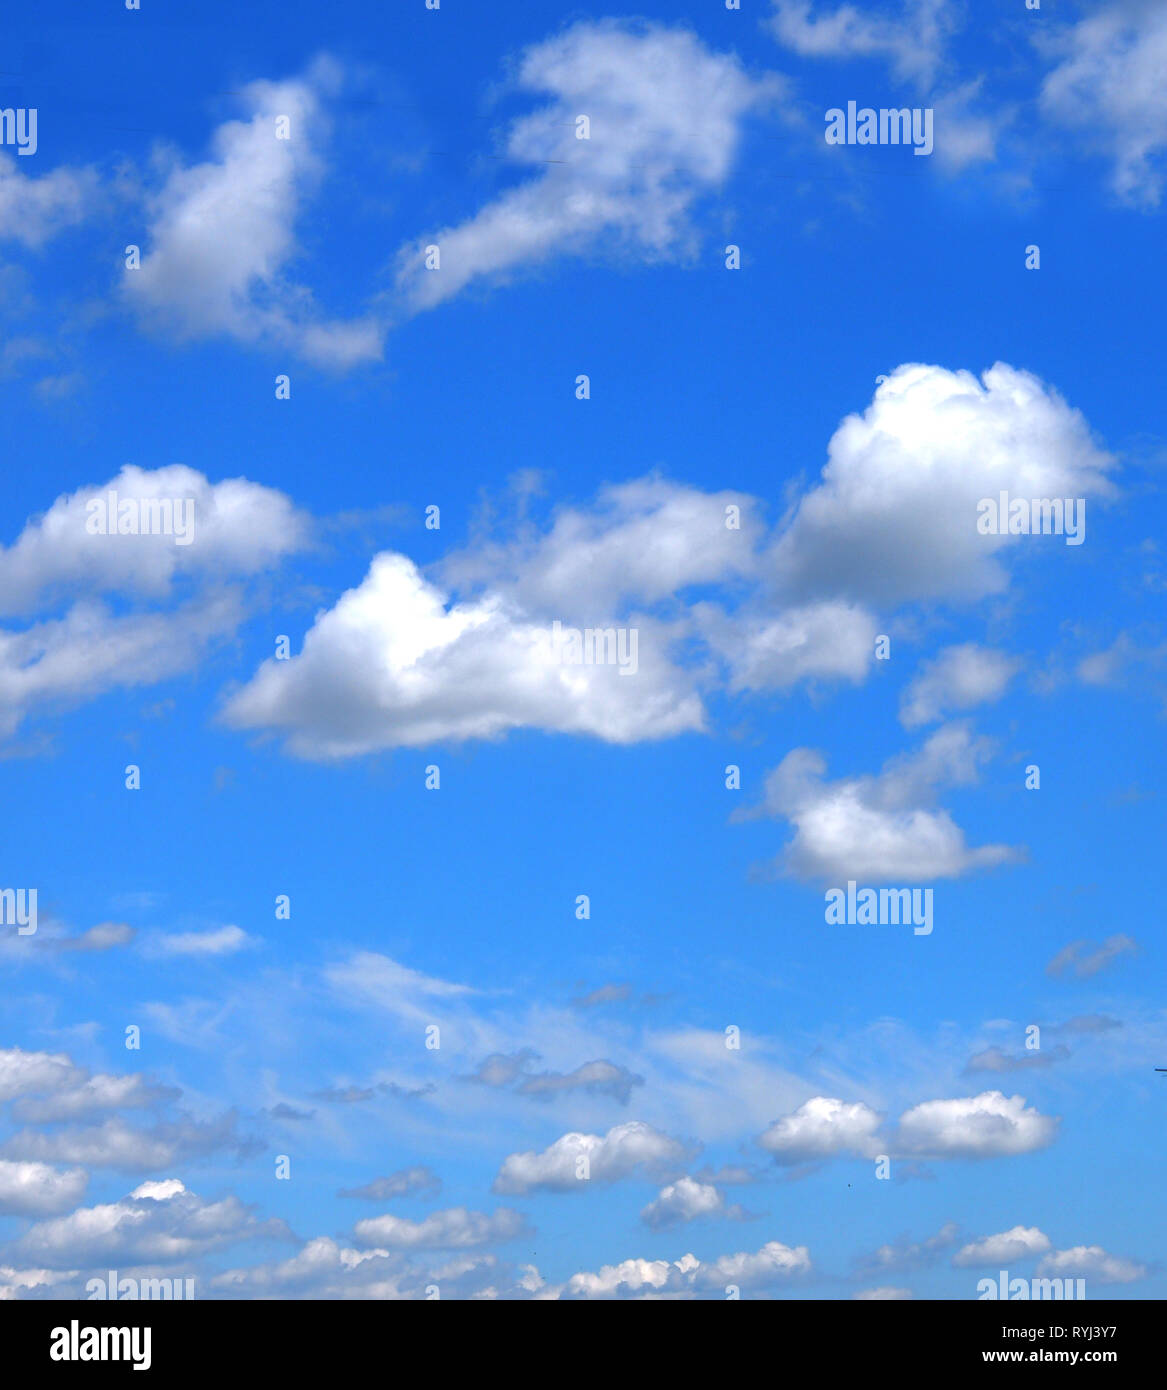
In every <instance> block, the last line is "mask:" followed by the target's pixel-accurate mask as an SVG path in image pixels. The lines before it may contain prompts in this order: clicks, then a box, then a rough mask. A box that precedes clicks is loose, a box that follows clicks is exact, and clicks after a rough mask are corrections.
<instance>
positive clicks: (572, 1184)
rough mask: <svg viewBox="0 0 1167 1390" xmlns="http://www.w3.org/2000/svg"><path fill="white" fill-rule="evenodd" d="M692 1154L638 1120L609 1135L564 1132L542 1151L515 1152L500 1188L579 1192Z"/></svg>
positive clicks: (504, 1166) (497, 1181)
mask: <svg viewBox="0 0 1167 1390" xmlns="http://www.w3.org/2000/svg"><path fill="white" fill-rule="evenodd" d="M688 1156H689V1153H688V1150H687V1149H686V1148H685V1146H684V1145H683V1144H681V1143H679V1142H678V1141H677V1140H676V1139H672V1138H670V1137H669V1136H668V1135H667V1134H662V1133H661V1132H660V1130H657V1129H653V1127H652V1126H651V1125H647V1124H645V1123H643V1121H640V1120H632V1121H630V1122H629V1123H628V1124H623V1125H616V1126H614V1127H613V1128H612V1129H610V1130H609V1131H608V1132H607V1134H605V1135H598V1134H574V1133H573V1134H564V1135H563V1136H562V1137H561V1138H559V1139H557V1140H556V1141H555V1142H554V1143H553V1144H552V1145H550V1146H549V1147H548V1148H546V1149H544V1150H543V1151H542V1152H541V1153H535V1152H527V1153H515V1154H510V1155H509V1156H508V1157H507V1158H506V1159H504V1161H503V1164H502V1167H501V1168H500V1169H499V1172H498V1176H497V1177H496V1178H495V1180H494V1191H495V1192H498V1193H500V1194H502V1195H514V1196H523V1195H525V1194H526V1193H529V1192H536V1191H547V1192H577V1191H581V1190H583V1189H585V1188H586V1187H587V1186H588V1184H589V1182H600V1183H610V1182H618V1181H619V1180H620V1179H622V1178H627V1177H631V1176H633V1175H634V1174H651V1173H653V1172H655V1171H660V1170H667V1169H669V1168H675V1167H677V1166H679V1165H680V1164H682V1163H684V1162H685V1160H686V1159H687V1158H688Z"/></svg>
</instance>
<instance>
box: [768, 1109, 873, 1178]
mask: <svg viewBox="0 0 1167 1390" xmlns="http://www.w3.org/2000/svg"><path fill="white" fill-rule="evenodd" d="M881 1122H882V1119H881V1116H880V1115H878V1114H877V1113H876V1112H875V1111H874V1110H872V1109H871V1108H870V1107H869V1106H866V1105H864V1104H863V1103H862V1102H856V1103H854V1104H848V1103H847V1102H846V1101H842V1100H836V1099H834V1098H832V1097H829V1096H815V1097H814V1098H813V1099H812V1100H808V1101H807V1102H806V1103H805V1104H803V1105H800V1106H799V1107H798V1109H797V1110H796V1111H794V1113H793V1114H791V1115H784V1116H783V1117H782V1118H781V1119H780V1120H775V1122H774V1123H773V1124H772V1125H771V1126H770V1127H769V1128H768V1129H767V1130H766V1131H765V1132H764V1133H763V1134H761V1135H759V1137H758V1143H759V1144H760V1145H761V1146H762V1148H764V1149H765V1150H766V1152H767V1153H770V1154H773V1156H774V1158H775V1159H776V1160H777V1161H778V1162H779V1163H784V1164H796V1163H810V1162H814V1161H815V1160H816V1159H822V1158H832V1157H834V1156H835V1155H836V1154H842V1153H851V1154H855V1155H857V1156H859V1157H862V1158H869V1157H871V1156H872V1155H873V1154H874V1153H875V1152H876V1147H877V1145H876V1140H875V1134H876V1131H877V1130H878V1129H879V1126H880V1124H881Z"/></svg>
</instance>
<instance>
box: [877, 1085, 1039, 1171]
mask: <svg viewBox="0 0 1167 1390" xmlns="http://www.w3.org/2000/svg"><path fill="white" fill-rule="evenodd" d="M1057 1130H1058V1120H1057V1119H1056V1118H1053V1117H1051V1116H1049V1115H1042V1114H1041V1113H1040V1112H1039V1111H1037V1110H1035V1109H1034V1108H1033V1107H1032V1106H1027V1105H1026V1103H1025V1098H1024V1097H1023V1096H1005V1095H1003V1094H1002V1093H1001V1092H1000V1091H983V1092H982V1093H981V1094H980V1095H978V1096H967V1097H962V1098H960V1099H957V1100H929V1101H924V1102H923V1104H921V1105H916V1106H913V1107H912V1109H910V1110H907V1111H905V1112H904V1114H903V1115H901V1116H900V1120H899V1130H898V1134H897V1138H896V1144H897V1147H898V1149H899V1150H900V1151H901V1152H903V1153H906V1154H916V1155H919V1156H921V1157H924V1158H1001V1157H1005V1156H1011V1155H1015V1154H1023V1153H1032V1152H1033V1151H1034V1150H1036V1149H1043V1148H1045V1147H1046V1146H1047V1145H1048V1144H1052V1143H1053V1141H1054V1138H1055V1137H1056V1135H1057Z"/></svg>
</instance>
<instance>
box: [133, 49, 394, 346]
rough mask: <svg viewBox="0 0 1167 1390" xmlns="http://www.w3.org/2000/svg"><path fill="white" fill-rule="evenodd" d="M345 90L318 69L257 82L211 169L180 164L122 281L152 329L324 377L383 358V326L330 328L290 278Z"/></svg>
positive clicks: (327, 65)
mask: <svg viewBox="0 0 1167 1390" xmlns="http://www.w3.org/2000/svg"><path fill="white" fill-rule="evenodd" d="M339 81H340V74H339V70H338V69H337V68H336V66H335V65H334V64H333V63H331V62H329V61H328V60H321V61H319V62H317V63H316V64H315V65H314V66H313V67H312V69H311V70H310V71H309V72H308V73H307V74H306V75H305V76H304V77H302V78H299V79H294V80H289V81H284V82H252V83H250V84H249V85H248V86H247V87H246V88H245V89H244V90H243V92H242V93H241V95H240V100H241V102H242V104H243V106H244V108H245V110H246V112H247V115H246V117H245V118H244V119H241V120H235V121H228V122H226V123H225V124H224V125H221V126H219V127H218V129H217V130H216V131H215V133H214V137H213V140H212V142H211V143H212V149H211V157H210V158H209V159H207V160H205V161H204V162H203V163H201V164H184V163H182V162H181V161H180V160H178V159H177V158H174V157H171V159H170V167H169V169H168V171H167V176H166V179H165V182H164V183H163V185H162V187H161V188H160V189H158V191H157V192H155V193H154V194H153V195H152V196H151V198H150V200H149V206H148V228H147V234H146V245H145V247H144V248H143V256H142V263H141V266H140V268H139V269H137V270H128V271H127V272H126V276H125V295H126V298H127V301H128V302H129V303H130V304H131V305H132V307H133V308H134V309H135V310H136V312H137V313H138V314H139V315H140V316H141V317H142V319H143V320H144V321H145V322H146V323H147V324H149V325H151V326H152V327H155V328H159V329H162V330H164V331H167V332H170V333H173V334H175V335H177V336H178V337H179V338H182V339H190V338H203V337H210V336H223V335H225V336H229V337H232V338H236V339H238V340H239V341H241V342H245V343H263V342H271V343H276V344H279V345H281V346H286V347H289V348H291V349H293V350H295V351H297V352H298V353H300V354H301V355H302V356H304V357H306V358H307V359H309V360H310V361H313V362H317V363H319V364H322V365H324V366H327V367H334V368H346V367H351V366H353V365H354V364H356V363H358V362H362V361H368V360H375V359H378V358H380V356H381V339H382V328H381V327H380V326H379V325H378V324H377V323H376V322H374V321H373V320H372V319H361V320H355V321H351V322H340V321H334V320H328V319H326V318H324V317H322V316H321V315H320V314H319V313H318V311H317V310H316V308H315V305H314V304H313V302H312V296H311V294H310V292H309V291H308V290H306V289H305V288H303V287H302V286H299V285H297V284H295V283H294V281H292V280H291V279H290V278H289V277H288V267H289V264H290V262H291V261H292V260H293V258H294V257H295V255H296V253H297V244H296V237H295V222H296V217H297V214H298V213H299V211H300V208H301V206H302V204H303V202H304V200H305V199H306V197H307V196H308V194H309V193H311V192H312V191H313V190H314V188H315V187H316V186H317V185H318V184H319V182H320V180H321V178H322V176H323V173H324V161H323V156H322V153H321V151H320V148H319V145H320V142H321V139H322V137H323V136H324V135H325V134H326V132H327V126H328V121H327V115H326V109H325V99H326V98H327V97H328V96H329V95H330V94H332V93H333V92H334V91H335V90H336V88H337V87H338V85H339ZM282 122H286V125H283V124H281V123H282Z"/></svg>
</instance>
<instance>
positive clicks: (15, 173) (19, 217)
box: [0, 154, 98, 250]
mask: <svg viewBox="0 0 1167 1390" xmlns="http://www.w3.org/2000/svg"><path fill="white" fill-rule="evenodd" d="M97 199H98V181H97V174H96V172H95V171H94V170H92V169H70V168H67V167H61V168H58V169H53V170H52V171H51V172H49V173H47V174H42V175H41V176H40V177H39V178H35V177H33V176H32V175H30V174H26V173H24V171H23V170H22V169H21V168H20V164H19V163H18V162H17V159H16V158H15V157H14V156H12V155H7V154H0V239H11V240H14V241H19V242H22V243H23V244H24V245H25V246H28V247H31V248H33V249H34V250H38V249H39V248H40V247H42V246H44V244H45V243H46V242H47V241H49V240H50V239H51V238H52V237H54V236H56V234H57V233H58V232H60V231H62V230H64V228H66V227H71V226H75V225H77V224H78V223H79V222H83V221H84V220H85V219H86V218H87V217H88V216H89V215H90V213H91V212H92V211H93V209H94V207H95V206H96V203H97Z"/></svg>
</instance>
